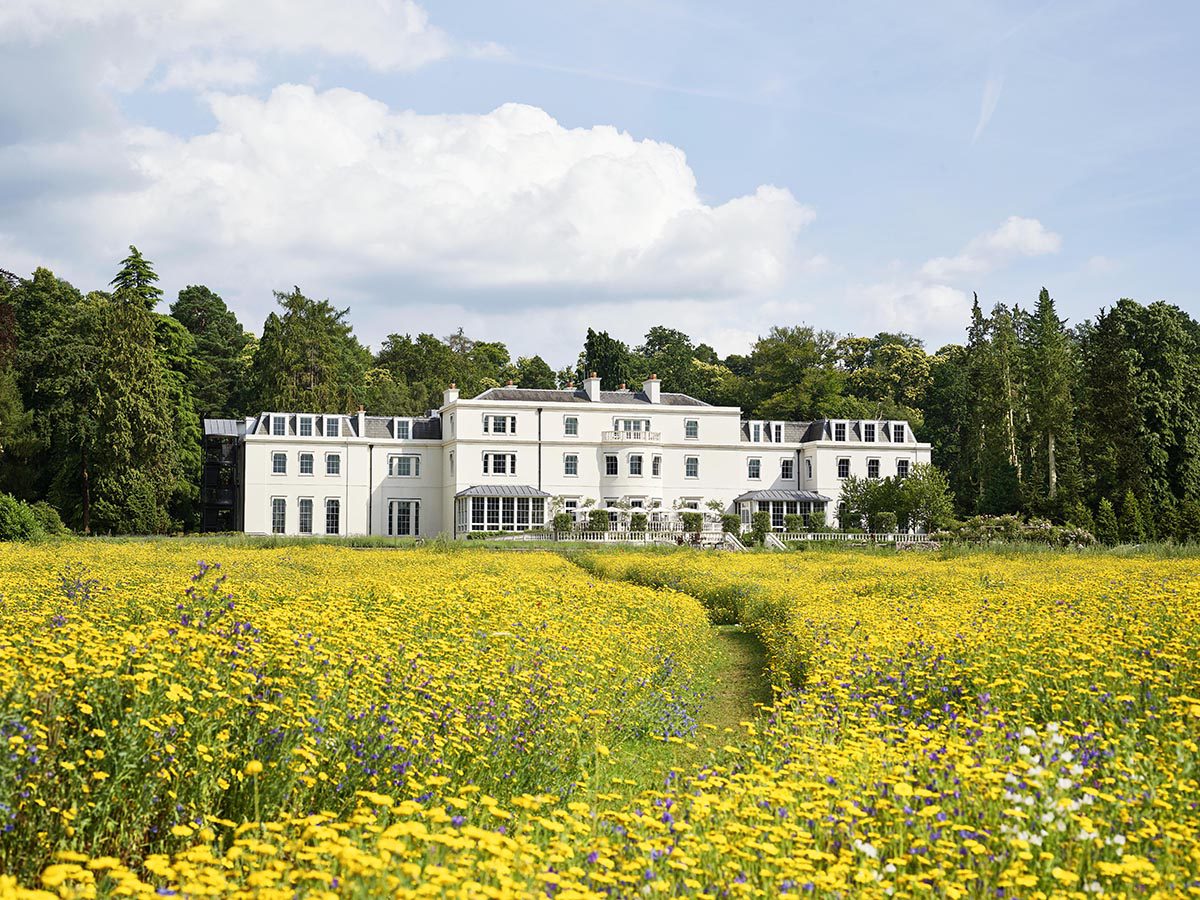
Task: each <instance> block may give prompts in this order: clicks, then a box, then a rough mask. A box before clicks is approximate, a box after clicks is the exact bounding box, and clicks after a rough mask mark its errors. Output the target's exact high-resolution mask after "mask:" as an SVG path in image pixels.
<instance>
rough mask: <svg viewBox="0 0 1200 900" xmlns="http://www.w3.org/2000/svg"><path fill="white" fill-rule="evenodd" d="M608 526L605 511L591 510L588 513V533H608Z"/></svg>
mask: <svg viewBox="0 0 1200 900" xmlns="http://www.w3.org/2000/svg"><path fill="white" fill-rule="evenodd" d="M609 525H610V522H609V518H608V510H607V509H593V510H589V511H588V531H608V529H609Z"/></svg>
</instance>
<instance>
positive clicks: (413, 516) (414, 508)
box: [387, 500, 421, 537]
mask: <svg viewBox="0 0 1200 900" xmlns="http://www.w3.org/2000/svg"><path fill="white" fill-rule="evenodd" d="M387 528H388V531H387V533H388V534H389V535H392V536H394V537H415V536H416V535H418V534H420V533H421V504H420V502H419V501H417V500H389V501H388V526H387Z"/></svg>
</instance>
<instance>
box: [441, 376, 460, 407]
mask: <svg viewBox="0 0 1200 900" xmlns="http://www.w3.org/2000/svg"><path fill="white" fill-rule="evenodd" d="M457 399H458V385H456V384H455V383H454V382H453V381H452V382H450V387H448V388H446V389H445V390H444V391H442V406H449V405H450V404H451V403H453V402H454V401H455V400H457Z"/></svg>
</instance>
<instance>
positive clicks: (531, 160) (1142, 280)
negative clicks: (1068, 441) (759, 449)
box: [0, 0, 1200, 366]
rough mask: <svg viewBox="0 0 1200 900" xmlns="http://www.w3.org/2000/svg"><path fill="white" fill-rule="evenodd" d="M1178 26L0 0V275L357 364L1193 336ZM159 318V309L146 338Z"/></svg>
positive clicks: (1101, 6) (1187, 22)
mask: <svg viewBox="0 0 1200 900" xmlns="http://www.w3.org/2000/svg"><path fill="white" fill-rule="evenodd" d="M1197 33H1200V6H1197V5H1195V4H1190V3H1182V2H1181V3H1173V2H1163V3H1155V4H1145V3H1135V2H1116V0H1089V2H1079V3H1076V2H1070V0H1064V2H1054V3H1040V4H1039V3H1023V2H1005V3H998V2H997V3H982V2H937V0H934V2H928V3H922V4H904V5H901V4H895V3H883V2H879V3H870V2H864V3H856V4H828V3H820V4H818V3H809V2H801V0H790V2H778V3H776V2H756V3H752V4H729V3H723V2H711V3H710V2H701V0H696V2H686V3H685V2H672V0H638V2H625V0H605V2H571V0H565V2H559V3H548V2H542V3H534V2H504V0H489V2H483V0H460V2H457V3H448V2H447V3H441V2H433V0H425V2H422V3H417V2H413V0H339V2H338V3H336V4H330V3H327V2H324V0H287V2H284V0H255V2H252V3H247V2H244V0H174V2H172V3H169V4H164V3H162V2H161V0H4V3H3V4H0V268H4V269H8V270H10V271H13V272H16V273H18V274H28V273H30V272H31V271H32V270H33V269H34V268H35V267H36V266H39V265H40V266H46V267H48V268H50V269H52V270H53V271H54V272H55V273H56V274H58V275H59V276H60V277H64V278H66V279H68V280H70V281H71V282H72V283H74V284H75V285H76V286H77V287H79V288H81V289H83V290H90V289H97V288H102V287H104V286H105V285H106V283H107V282H108V280H109V279H110V278H111V277H112V275H113V274H114V273H115V271H116V268H117V266H118V263H119V261H120V259H122V258H123V257H124V256H125V255H126V251H127V247H128V245H130V244H135V245H137V247H138V248H139V249H140V250H141V251H142V253H143V254H144V255H145V256H146V257H147V258H149V259H150V260H152V261H153V263H154V264H155V266H156V268H157V270H158V272H159V274H160V276H161V282H160V284H161V286H162V287H163V289H164V291H165V292H166V296H167V299H168V300H169V299H170V298H172V297H174V295H175V293H176V292H178V290H179V289H180V288H182V287H184V286H185V285H188V284H206V285H208V286H209V287H211V288H212V289H213V290H215V291H217V292H218V293H219V294H221V295H222V297H224V298H225V300H226V302H227V303H228V304H229V305H230V307H231V308H233V309H234V310H235V311H236V312H237V314H238V316H239V318H240V319H241V321H242V322H243V324H244V325H245V326H246V327H247V328H249V329H250V330H252V331H255V332H258V331H260V330H261V327H262V321H263V319H264V318H265V317H266V315H267V314H268V313H269V312H270V311H271V310H272V308H273V307H274V303H275V301H274V298H273V294H272V292H273V291H285V290H290V289H291V288H292V286H293V285H295V286H299V287H300V288H301V290H303V291H304V293H306V294H307V295H309V296H312V297H317V298H322V299H325V298H327V299H329V300H330V301H331V302H333V303H334V304H335V305H336V306H338V307H339V308H340V307H349V308H350V317H349V318H350V321H351V322H352V324H353V325H354V328H355V332H356V333H357V335H358V336H359V338H360V339H361V340H362V341H363V342H364V343H366V344H369V345H372V346H374V347H378V346H379V344H380V343H381V342H382V340H383V339H384V338H385V337H386V336H387V335H388V334H391V333H400V334H405V333H411V334H414V335H415V334H416V333H418V332H426V331H427V332H432V333H434V334H437V335H446V334H449V333H451V332H453V331H455V330H456V329H457V328H459V327H460V326H461V327H462V328H464V329H465V330H466V332H467V334H468V335H470V336H472V337H475V338H477V339H482V340H500V341H504V342H506V343H507V344H508V345H509V348H510V350H511V351H512V354H513V356H514V358H515V357H516V356H518V355H532V354H534V353H540V354H541V355H542V356H543V357H544V358H545V359H547V360H548V361H549V362H550V363H551V364H553V365H555V366H559V365H563V364H566V363H569V362H573V361H574V357H575V355H576V354H577V353H578V351H579V348H580V346H581V345H582V342H583V337H584V333H585V331H586V329H587V328H588V327H593V328H596V329H597V330H607V331H609V332H610V333H611V334H613V335H615V336H617V337H620V338H622V339H624V340H627V341H629V342H630V343H631V344H635V345H636V344H637V343H638V342H639V341H640V339H641V337H642V335H644V333H645V331H646V330H647V329H648V328H649V327H650V326H652V325H655V324H665V325H669V326H671V327H675V328H679V329H681V330H683V331H685V332H687V333H688V334H690V335H691V336H692V337H693V339H695V340H697V341H704V342H707V343H709V344H711V345H713V346H714V347H715V348H716V349H717V350H718V352H720V353H721V354H722V355H724V354H729V353H742V352H746V351H747V349H748V348H749V346H750V344H751V343H752V342H753V341H754V339H755V338H756V337H757V336H759V335H761V334H765V333H766V332H767V331H768V330H769V328H770V327H771V326H773V325H796V324H807V325H811V326H814V327H816V328H821V329H829V330H832V331H835V332H838V333H855V334H874V333H876V332H878V331H884V330H886V331H897V330H899V331H907V332H909V333H912V334H914V335H916V336H918V337H920V338H922V339H923V340H924V341H925V343H926V346H927V347H928V348H929V349H930V350H931V351H932V350H934V349H936V348H938V347H940V346H942V345H943V344H945V343H949V342H957V341H961V340H962V339H963V333H964V329H965V326H966V323H967V319H968V316H969V312H970V306H971V298H972V293H973V292H977V293H978V295H979V298H980V301H981V303H983V304H984V306H985V308H986V307H990V306H991V305H992V304H994V303H997V302H1006V303H1018V304H1022V305H1032V303H1033V302H1034V301H1035V300H1036V297H1037V294H1038V291H1039V290H1040V288H1041V287H1042V286H1043V285H1044V286H1046V287H1047V288H1049V289H1050V292H1051V294H1052V295H1053V296H1054V298H1055V300H1056V301H1057V303H1058V308H1059V313H1060V315H1062V316H1064V317H1065V318H1067V319H1068V320H1069V321H1070V322H1078V321H1080V320H1082V319H1086V318H1088V317H1090V316H1093V315H1095V313H1096V312H1097V311H1098V310H1099V308H1100V307H1102V306H1105V305H1109V304H1111V303H1113V302H1114V301H1115V300H1117V299H1119V298H1121V297H1132V298H1134V299H1137V300H1140V301H1143V302H1150V301H1153V300H1166V301H1168V302H1172V303H1175V304H1177V305H1179V306H1181V307H1182V308H1184V309H1185V310H1188V311H1189V312H1191V313H1192V314H1193V315H1200V289H1198V288H1197V286H1196V285H1197V280H1196V278H1195V277H1192V276H1193V272H1192V269H1193V267H1194V263H1195V260H1196V258H1197V248H1198V247H1200V152H1198V148H1200V92H1198V91H1197V87H1198V86H1200V57H1198V56H1197V55H1196V54H1195V52H1194V44H1195V37H1196V35H1197ZM165 305H166V304H165V303H164V309H165Z"/></svg>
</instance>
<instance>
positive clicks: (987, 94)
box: [971, 76, 1004, 144]
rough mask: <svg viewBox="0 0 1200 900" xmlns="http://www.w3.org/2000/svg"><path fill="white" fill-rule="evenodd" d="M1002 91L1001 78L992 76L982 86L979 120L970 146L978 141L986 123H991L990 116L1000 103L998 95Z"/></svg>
mask: <svg viewBox="0 0 1200 900" xmlns="http://www.w3.org/2000/svg"><path fill="white" fill-rule="evenodd" d="M1003 90H1004V78H1003V76H993V77H992V78H989V79H988V80H987V83H986V84H984V86H983V97H982V98H980V101H979V119H978V120H977V121H976V123H975V133H974V134H973V135H971V143H972V144H974V143H975V142H976V141H978V140H979V138H980V137H981V136H982V135H983V132H984V129H986V128H987V127H988V123H989V122H990V121H992V114H993V113H994V112H995V111H996V104H997V103H999V102H1000V93H1001V91H1003Z"/></svg>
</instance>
